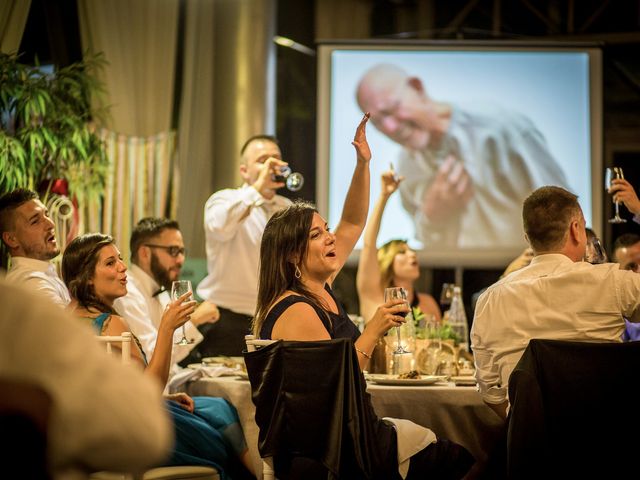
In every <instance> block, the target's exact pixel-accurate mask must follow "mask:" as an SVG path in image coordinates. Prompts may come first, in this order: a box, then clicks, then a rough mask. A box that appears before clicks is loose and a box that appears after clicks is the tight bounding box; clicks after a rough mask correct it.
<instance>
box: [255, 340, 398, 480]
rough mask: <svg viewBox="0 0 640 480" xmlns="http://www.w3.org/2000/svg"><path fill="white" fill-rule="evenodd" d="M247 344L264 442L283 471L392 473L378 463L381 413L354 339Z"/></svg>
mask: <svg viewBox="0 0 640 480" xmlns="http://www.w3.org/2000/svg"><path fill="white" fill-rule="evenodd" d="M254 346H255V345H254ZM247 347H248V351H247V352H245V353H244V359H245V364H246V367H247V374H248V377H249V382H250V383H251V398H252V401H253V403H254V405H255V407H256V413H255V420H256V424H257V425H258V428H259V436H258V450H259V452H260V456H261V457H262V458H263V460H265V459H269V461H270V462H272V465H273V470H274V471H275V475H277V477H278V478H286V477H290V478H305V479H309V480H311V479H320V478H322V479H331V478H350V479H357V478H391V477H393V476H394V475H393V474H392V475H384V474H383V473H381V472H379V471H378V470H377V465H379V464H380V457H379V456H378V453H379V452H377V451H376V447H375V446H376V445H377V438H376V427H375V425H376V417H375V413H374V412H373V410H372V408H370V402H369V403H367V401H366V400H367V398H366V396H367V395H368V394H367V393H366V383H365V380H364V377H363V376H362V372H361V371H360V367H359V365H358V359H357V357H356V354H355V351H354V349H353V344H352V342H351V340H350V339H346V338H341V339H335V340H325V341H315V342H296V341H285V340H279V341H275V342H273V343H271V344H269V345H262V346H261V348H259V349H256V350H253V351H249V344H248V345H247ZM263 467H264V465H263ZM301 471H303V472H304V474H303V475H301V474H300V472H301ZM292 472H295V473H292ZM295 475H297V477H296V476H295ZM264 478H274V477H273V476H271V477H267V476H265V477H264Z"/></svg>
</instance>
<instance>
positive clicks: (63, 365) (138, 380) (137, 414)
mask: <svg viewBox="0 0 640 480" xmlns="http://www.w3.org/2000/svg"><path fill="white" fill-rule="evenodd" d="M0 305H2V308H0V377H2V378H8V379H14V380H17V381H22V382H26V383H29V384H32V385H36V386H39V387H41V388H42V389H44V390H45V391H46V392H47V393H48V394H49V395H50V396H51V399H52V401H53V408H52V410H51V416H50V418H49V422H48V427H47V454H48V455H47V457H48V461H49V465H50V467H51V470H52V472H53V478H54V479H56V480H61V479H69V478H86V477H87V475H86V474H87V473H88V472H91V471H98V470H112V471H138V470H140V469H144V468H148V467H150V466H152V465H153V464H157V463H158V462H160V461H162V460H163V458H166V455H168V454H169V452H170V450H169V449H170V448H171V444H172V440H173V438H172V437H173V429H172V423H171V421H170V419H169V417H168V415H167V412H166V409H165V405H164V402H163V401H162V397H161V395H160V388H159V385H158V383H157V381H156V380H155V379H153V378H151V377H150V376H149V375H145V374H144V373H143V372H142V369H141V368H138V367H137V366H133V365H122V362H121V361H120V359H119V358H116V357H110V356H109V355H107V353H106V351H105V349H104V347H102V346H99V345H98V343H97V341H96V340H95V333H94V332H93V330H92V329H91V327H90V326H89V325H88V323H87V322H85V323H86V324H83V321H82V320H79V319H76V318H72V317H71V316H70V314H69V312H67V311H64V310H62V309H58V308H51V306H50V303H49V302H47V301H45V300H43V299H42V298H41V297H39V296H38V295H36V294H33V293H32V292H31V291H29V290H23V288H22V287H18V286H15V285H12V284H9V283H7V282H6V281H3V280H2V279H0ZM18 324H19V328H17V325H18ZM82 473H84V475H82Z"/></svg>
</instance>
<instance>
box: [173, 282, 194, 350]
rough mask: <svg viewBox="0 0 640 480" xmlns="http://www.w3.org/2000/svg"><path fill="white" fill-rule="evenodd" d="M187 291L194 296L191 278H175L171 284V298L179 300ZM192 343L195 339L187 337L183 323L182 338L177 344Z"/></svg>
mask: <svg viewBox="0 0 640 480" xmlns="http://www.w3.org/2000/svg"><path fill="white" fill-rule="evenodd" d="M187 292H189V293H190V294H191V297H193V290H192V289H191V281H190V280H174V282H173V283H172V284H171V300H177V299H178V298H180V297H181V296H182V295H184V294H185V293H187ZM190 343H193V340H189V339H188V338H187V332H186V330H185V327H184V324H182V338H181V339H180V340H178V341H177V342H176V345H189V344H190Z"/></svg>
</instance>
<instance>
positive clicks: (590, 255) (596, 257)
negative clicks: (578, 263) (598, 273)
mask: <svg viewBox="0 0 640 480" xmlns="http://www.w3.org/2000/svg"><path fill="white" fill-rule="evenodd" d="M584 259H585V261H587V262H589V263H592V264H594V265H595V264H597V263H607V262H608V261H609V259H608V258H607V253H606V252H605V251H604V247H603V246H602V244H601V243H600V239H599V238H598V237H589V238H588V239H587V248H586V249H585V255H584Z"/></svg>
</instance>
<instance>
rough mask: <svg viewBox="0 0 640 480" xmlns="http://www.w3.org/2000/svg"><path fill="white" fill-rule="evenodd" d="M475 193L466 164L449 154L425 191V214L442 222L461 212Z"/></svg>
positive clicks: (435, 221)
mask: <svg viewBox="0 0 640 480" xmlns="http://www.w3.org/2000/svg"><path fill="white" fill-rule="evenodd" d="M473 193H474V188H473V183H472V181H471V177H470V176H469V173H468V172H467V170H466V169H465V168H464V165H463V164H462V162H459V161H458V160H457V159H456V158H455V157H454V156H453V155H449V156H448V157H447V158H446V160H445V161H444V163H443V164H442V165H440V168H439V169H438V172H437V173H436V176H435V177H434V179H433V182H431V185H429V186H428V187H427V189H426V191H425V194H424V202H423V211H424V214H425V215H426V217H427V218H428V219H429V220H430V221H431V222H433V223H436V224H437V223H441V222H443V221H445V220H447V219H449V218H451V216H452V215H456V214H459V213H460V212H461V211H462V210H463V209H464V207H466V205H467V204H468V203H469V201H470V200H471V198H472V197H473Z"/></svg>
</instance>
